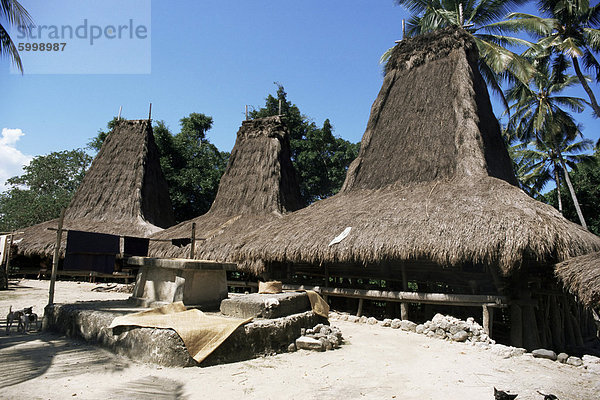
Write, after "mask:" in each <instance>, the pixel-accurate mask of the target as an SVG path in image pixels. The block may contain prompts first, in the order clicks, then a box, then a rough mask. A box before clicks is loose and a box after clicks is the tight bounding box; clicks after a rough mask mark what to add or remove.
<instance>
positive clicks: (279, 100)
mask: <svg viewBox="0 0 600 400" xmlns="http://www.w3.org/2000/svg"><path fill="white" fill-rule="evenodd" d="M279 115H281V99H279Z"/></svg>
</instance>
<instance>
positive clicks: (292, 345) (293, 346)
mask: <svg viewBox="0 0 600 400" xmlns="http://www.w3.org/2000/svg"><path fill="white" fill-rule="evenodd" d="M296 350H298V349H297V348H296V343H290V345H289V346H288V352H290V353H293V352H295V351H296Z"/></svg>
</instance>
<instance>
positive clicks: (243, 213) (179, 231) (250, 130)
mask: <svg viewBox="0 0 600 400" xmlns="http://www.w3.org/2000/svg"><path fill="white" fill-rule="evenodd" d="M300 207H301V201H300V190H299V186H298V181H297V178H296V172H295V171H294V167H293V166H292V162H291V161H290V144H289V133H288V130H287V128H286V127H285V123H284V121H283V120H282V118H281V117H278V116H276V117H268V118H261V119H256V120H251V121H244V122H243V123H242V126H241V128H240V129H239V131H238V133H237V139H236V142H235V146H234V147H233V150H232V151H231V156H230V158H229V164H228V166H227V169H226V171H225V173H224V174H223V177H222V178H221V182H220V184H219V191H218V192H217V196H216V198H215V201H214V202H213V204H212V206H211V209H210V210H209V211H208V212H207V213H206V214H204V215H201V216H199V217H197V218H195V219H192V220H189V221H185V222H182V223H180V224H178V225H176V226H174V227H172V228H170V229H166V230H164V231H162V232H160V233H158V234H156V235H154V236H153V238H157V239H173V238H181V237H190V235H191V230H192V223H194V222H195V223H196V237H198V238H203V239H206V240H203V241H198V242H197V243H196V252H195V254H196V258H207V257H208V258H212V255H213V254H214V251H215V250H216V249H220V250H221V251H225V248H228V247H229V246H234V245H235V244H236V243H237V242H238V240H237V238H238V237H239V236H241V235H242V234H244V233H247V232H249V231H251V230H254V229H258V228H260V227H261V226H263V225H264V224H265V223H267V222H269V221H271V220H273V219H278V218H281V216H282V215H283V214H285V213H287V212H290V211H294V210H297V209H299V208H300ZM189 253H190V246H189V245H188V246H185V247H182V248H178V247H175V246H172V245H171V244H170V243H168V242H152V243H151V247H150V255H151V256H157V257H188V255H189Z"/></svg>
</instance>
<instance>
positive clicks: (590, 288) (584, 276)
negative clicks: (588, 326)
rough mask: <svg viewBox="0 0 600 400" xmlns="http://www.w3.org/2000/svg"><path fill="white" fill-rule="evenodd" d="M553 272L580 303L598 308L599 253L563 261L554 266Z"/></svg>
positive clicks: (599, 298)
mask: <svg viewBox="0 0 600 400" xmlns="http://www.w3.org/2000/svg"><path fill="white" fill-rule="evenodd" d="M554 271H555V274H556V276H557V277H558V278H559V279H560V280H561V281H562V282H563V284H564V285H565V287H566V288H567V289H568V290H569V291H570V292H571V293H573V294H575V295H576V296H577V297H578V298H579V300H580V301H581V303H583V304H584V305H586V306H588V307H597V308H600V252H596V253H591V254H586V255H583V256H579V257H574V258H571V259H568V260H566V261H563V262H561V263H560V264H557V265H556V266H555V268H554Z"/></svg>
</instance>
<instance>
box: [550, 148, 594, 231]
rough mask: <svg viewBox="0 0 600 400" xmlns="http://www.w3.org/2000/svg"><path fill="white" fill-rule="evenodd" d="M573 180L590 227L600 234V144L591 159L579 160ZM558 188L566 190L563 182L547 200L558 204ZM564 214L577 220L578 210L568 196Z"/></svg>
mask: <svg viewBox="0 0 600 400" xmlns="http://www.w3.org/2000/svg"><path fill="white" fill-rule="evenodd" d="M571 180H572V182H573V186H574V187H575V190H576V192H577V199H578V200H579V204H580V205H581V209H582V212H583V213H584V214H585V216H586V220H587V223H588V229H589V230H590V231H591V232H593V233H595V234H596V235H600V146H599V147H597V148H596V152H595V154H594V155H593V156H592V157H590V159H589V160H586V161H583V162H579V163H577V164H576V165H575V167H574V168H573V170H572V172H571ZM557 189H562V190H566V188H565V185H564V184H563V185H562V186H561V187H560V188H558V187H557V188H556V189H553V190H552V191H550V192H548V193H547V194H546V199H547V202H548V203H549V204H551V205H553V206H554V207H556V206H557V194H556V191H557ZM563 207H564V216H565V217H566V218H568V219H569V220H571V221H574V222H577V220H578V216H577V210H576V208H575V205H574V203H573V201H572V199H571V198H568V197H567V198H566V199H565V201H564V204H563Z"/></svg>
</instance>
